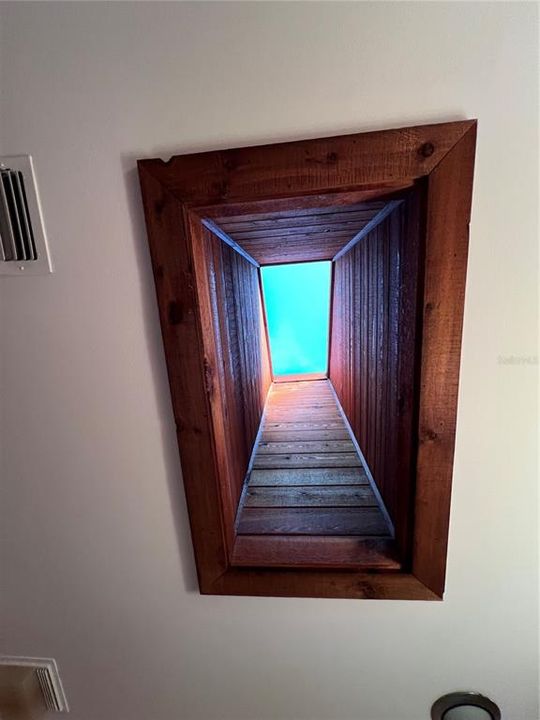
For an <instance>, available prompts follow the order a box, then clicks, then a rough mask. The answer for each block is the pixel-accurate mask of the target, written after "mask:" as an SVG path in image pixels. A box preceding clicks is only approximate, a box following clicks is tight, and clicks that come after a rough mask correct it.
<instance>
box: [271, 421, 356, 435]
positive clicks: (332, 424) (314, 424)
mask: <svg viewBox="0 0 540 720" xmlns="http://www.w3.org/2000/svg"><path fill="white" fill-rule="evenodd" d="M342 428H343V418H340V419H339V420H329V421H325V420H314V421H310V422H307V421H305V420H303V421H301V422H288V421H286V420H281V421H279V422H268V421H267V422H265V424H264V430H265V431H268V432H276V431H278V432H288V431H289V430H311V431H315V430H341V429H342Z"/></svg>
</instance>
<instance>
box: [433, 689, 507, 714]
mask: <svg viewBox="0 0 540 720" xmlns="http://www.w3.org/2000/svg"><path fill="white" fill-rule="evenodd" d="M431 720H501V711H500V710H499V708H498V707H497V705H495V703H494V702H493V701H492V700H490V699H489V698H487V697H484V695H480V694H479V693H475V692H455V693H450V694H449V695H444V696H443V697H441V698H439V699H438V700H437V701H436V702H434V703H433V707H432V708H431Z"/></svg>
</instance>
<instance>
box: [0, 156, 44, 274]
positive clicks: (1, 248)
mask: <svg viewBox="0 0 540 720" xmlns="http://www.w3.org/2000/svg"><path fill="white" fill-rule="evenodd" d="M0 177H1V179H2V182H1V184H0V252H1V253H2V260H37V252H36V244H35V241H34V233H33V232H32V220H31V218H30V212H29V210H28V201H27V199H26V190H25V187H24V177H23V174H22V172H20V171H17V170H10V169H9V168H6V169H3V168H0Z"/></svg>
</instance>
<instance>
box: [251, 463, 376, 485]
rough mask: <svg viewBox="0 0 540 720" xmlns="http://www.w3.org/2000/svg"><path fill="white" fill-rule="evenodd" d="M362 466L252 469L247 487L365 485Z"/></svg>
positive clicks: (365, 480) (365, 476)
mask: <svg viewBox="0 0 540 720" xmlns="http://www.w3.org/2000/svg"><path fill="white" fill-rule="evenodd" d="M367 484H368V478H367V475H366V473H365V471H364V468H361V467H354V468H343V467H342V468H284V469H279V468H278V469H276V468H274V469H261V470H252V471H251V475H250V477H249V487H265V486H266V487H268V486H280V485H291V486H292V485H367Z"/></svg>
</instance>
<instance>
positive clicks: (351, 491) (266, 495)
mask: <svg viewBox="0 0 540 720" xmlns="http://www.w3.org/2000/svg"><path fill="white" fill-rule="evenodd" d="M245 507H378V504H377V498H376V497H375V495H374V494H373V490H372V489H371V486H369V485H359V486H358V485H334V486H333V487H325V486H319V487H317V486H308V487H289V486H287V487H248V491H247V493H246V498H245Z"/></svg>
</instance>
